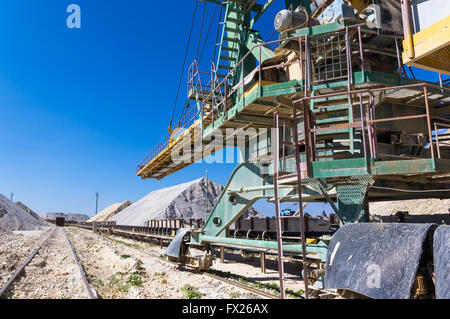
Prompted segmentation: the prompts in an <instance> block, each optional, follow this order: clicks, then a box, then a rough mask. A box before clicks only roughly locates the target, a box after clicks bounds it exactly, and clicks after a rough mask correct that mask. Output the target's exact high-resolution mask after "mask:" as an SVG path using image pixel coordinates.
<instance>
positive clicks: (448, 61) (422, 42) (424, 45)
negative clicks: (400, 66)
mask: <svg viewBox="0 0 450 319" xmlns="http://www.w3.org/2000/svg"><path fill="white" fill-rule="evenodd" d="M412 42H413V48H412V49H408V43H407V40H405V41H403V47H404V52H403V61H404V62H405V63H406V64H407V65H409V66H414V67H418V68H422V69H426V70H430V71H434V72H439V73H443V74H447V75H450V16H448V17H447V18H445V19H443V20H441V21H439V22H437V23H435V24H433V25H432V26H430V27H428V28H426V29H424V30H422V31H420V32H419V33H416V34H414V35H413V37H412Z"/></svg>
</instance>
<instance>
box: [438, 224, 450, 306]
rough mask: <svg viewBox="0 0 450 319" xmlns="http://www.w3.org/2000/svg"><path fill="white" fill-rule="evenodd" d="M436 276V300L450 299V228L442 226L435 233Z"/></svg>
mask: <svg viewBox="0 0 450 319" xmlns="http://www.w3.org/2000/svg"><path fill="white" fill-rule="evenodd" d="M434 276H435V282H436V298H437V299H450V226H440V227H438V229H437V230H436V232H435V233H434Z"/></svg>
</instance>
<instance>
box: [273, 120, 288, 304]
mask: <svg viewBox="0 0 450 319" xmlns="http://www.w3.org/2000/svg"><path fill="white" fill-rule="evenodd" d="M274 122H275V123H274V127H275V133H274V135H275V136H274V141H273V143H274V147H275V150H274V155H273V157H274V172H273V185H274V193H275V213H276V226H277V234H278V236H277V252H278V273H279V276H280V296H281V299H285V297H286V291H285V290H284V262H283V242H282V239H281V236H282V230H281V220H280V217H281V212H280V197H279V193H278V175H279V171H278V165H279V163H280V144H279V142H280V141H279V139H280V136H279V131H278V128H279V118H278V112H276V113H275V114H274Z"/></svg>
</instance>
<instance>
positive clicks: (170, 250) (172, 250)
mask: <svg viewBox="0 0 450 319" xmlns="http://www.w3.org/2000/svg"><path fill="white" fill-rule="evenodd" d="M189 231H190V230H189V229H186V228H180V229H179V230H178V231H177V234H176V235H175V237H174V238H173V239H172V241H171V242H170V245H169V247H167V249H166V251H165V254H166V255H167V256H169V257H174V258H178V257H180V248H181V243H182V242H183V238H184V236H186V234H187V233H188V232H189Z"/></svg>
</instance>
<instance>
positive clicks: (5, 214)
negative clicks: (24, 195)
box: [0, 194, 48, 231]
mask: <svg viewBox="0 0 450 319" xmlns="http://www.w3.org/2000/svg"><path fill="white" fill-rule="evenodd" d="M46 226H48V225H47V224H46V223H45V222H43V221H42V220H39V219H37V218H35V217H34V216H32V215H31V214H29V213H28V212H26V211H25V210H24V209H23V208H21V207H19V206H18V205H17V204H16V203H14V202H12V201H10V200H9V199H7V198H6V197H5V196H3V195H1V194H0V229H5V230H7V231H16V230H37V229H42V228H43V227H46Z"/></svg>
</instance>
